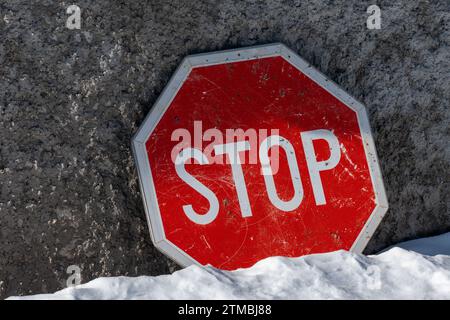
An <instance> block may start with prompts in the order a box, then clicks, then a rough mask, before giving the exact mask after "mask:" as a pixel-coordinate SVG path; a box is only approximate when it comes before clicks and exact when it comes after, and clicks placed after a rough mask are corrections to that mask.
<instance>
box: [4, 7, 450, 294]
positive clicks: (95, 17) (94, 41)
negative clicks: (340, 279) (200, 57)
mask: <svg viewBox="0 0 450 320" xmlns="http://www.w3.org/2000/svg"><path fill="white" fill-rule="evenodd" d="M73 3H75V4H77V5H78V6H80V8H81V9H82V26H81V30H69V29H67V28H66V26H65V25H66V19H67V18H68V16H69V15H68V14H66V8H67V7H68V6H69V5H71V4H73ZM371 4H377V5H379V6H380V8H381V17H382V25H381V27H382V28H381V30H368V29H367V27H366V19H367V17H368V16H369V14H367V13H366V9H367V7H368V6H369V5H371ZM449 25H450V4H449V2H448V0H436V1H406V0H404V1H376V2H375V1H370V2H366V1H344V0H342V1H294V0H293V1H288V0H285V1H275V0H266V1H230V0H226V1H144V0H141V1H125V0H123V1H119V0H91V1H87V0H75V1H74V2H70V3H69V2H64V1H54V0H42V1H29V0H1V1H0V297H7V296H10V295H18V294H30V293H42V292H51V291H54V290H56V289H60V288H62V287H64V286H65V283H66V279H67V277H68V274H67V273H66V270H67V267H68V266H70V265H78V266H79V267H80V268H81V270H82V281H83V282H86V281H88V280H90V279H92V278H95V277H98V276H114V275H129V276H136V275H143V274H146V275H155V274H163V273H169V272H171V271H173V270H175V269H176V268H177V267H176V265H175V264H174V263H172V262H170V261H169V260H168V259H167V258H165V257H164V256H163V255H162V254H160V253H158V252H157V250H155V249H154V247H153V246H152V244H151V241H150V236H149V233H148V229H147V224H146V221H145V216H144V211H143V206H142V203H141V198H140V195H139V188H138V181H137V175H136V171H135V166H134V162H133V158H132V156H131V152H130V139H131V136H132V134H133V133H134V132H135V131H136V129H137V127H138V126H139V125H140V123H141V122H142V120H143V117H144V116H145V115H146V114H147V113H148V111H149V110H150V108H151V106H152V104H153V103H154V102H155V100H156V99H157V97H158V95H159V94H160V92H161V90H162V89H163V88H164V86H165V84H166V83H167V81H168V79H169V77H170V75H171V74H172V73H173V71H174V70H175V68H176V66H177V65H178V64H179V63H180V61H181V60H182V58H183V57H184V56H186V55H187V54H192V53H199V52H204V51H213V50H220V49H229V48H235V47H241V46H247V45H254V44H264V43H271V42H283V43H285V44H286V45H287V46H289V47H290V48H292V49H293V50H295V51H296V52H297V53H298V54H299V55H301V56H302V57H303V58H304V59H306V60H307V61H309V62H310V63H311V64H312V65H314V66H315V67H316V68H317V69H319V70H320V71H321V72H323V73H324V74H326V75H327V76H328V77H330V78H331V79H332V80H334V81H335V82H337V83H338V84H339V85H341V86H342V87H343V88H344V89H345V90H347V91H348V92H349V93H350V94H352V95H353V96H355V97H356V98H357V99H359V100H361V101H362V102H363V103H364V104H365V105H366V106H367V108H368V111H369V117H370V122H371V125H372V129H373V132H374V135H375V143H376V146H377V150H378V154H379V158H380V162H381V167H382V171H383V175H384V179H385V185H386V189H387V193H388V197H389V202H390V210H389V211H388V213H387V216H386V217H385V219H384V220H383V222H382V224H381V225H380V228H379V229H378V231H377V233H376V234H375V236H374V238H373V239H372V240H371V242H370V244H369V246H368V248H367V250H366V252H367V253H370V252H374V251H376V250H379V249H381V248H384V247H386V246H388V245H390V244H393V243H395V242H397V241H400V240H406V239H410V238H415V237H418V236H424V235H431V234H435V233H439V232H443V231H448V230H450V212H449V196H448V194H449V181H450V175H449V167H450V145H449V139H450V129H449V124H450V110H449V107H450V106H449V104H450V103H449V101H450V46H449V42H450V26H449Z"/></svg>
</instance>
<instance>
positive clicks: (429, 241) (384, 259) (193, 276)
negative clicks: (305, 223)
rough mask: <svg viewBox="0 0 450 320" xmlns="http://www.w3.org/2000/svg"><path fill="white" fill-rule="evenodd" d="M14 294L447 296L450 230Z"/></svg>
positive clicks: (101, 296) (100, 296)
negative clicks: (362, 249)
mask: <svg viewBox="0 0 450 320" xmlns="http://www.w3.org/2000/svg"><path fill="white" fill-rule="evenodd" d="M11 299H450V233H446V234H443V235H441V236H437V237H432V238H424V239H418V240H413V241H408V242H404V243H401V244H399V245H397V246H395V247H392V248H389V249H388V250H386V251H384V252H382V253H379V254H377V255H372V256H363V255H358V254H353V253H349V252H346V251H336V252H331V253H324V254H315V255H309V256H304V257H300V258H283V257H272V258H268V259H265V260H262V261H260V262H258V263H257V264H255V265H254V266H253V267H251V268H248V269H239V270H236V271H231V272H227V271H221V270H218V269H215V268H212V267H206V268H201V267H198V266H191V267H188V268H185V269H183V270H180V271H178V272H175V273H173V274H172V275H163V276H157V277H150V276H141V277H136V278H130V277H114V278H98V279H96V280H93V281H91V282H88V283H86V284H82V285H79V286H77V287H75V288H67V289H64V290H61V291H58V292H56V293H54V294H41V295H35V296H26V297H12V298H11Z"/></svg>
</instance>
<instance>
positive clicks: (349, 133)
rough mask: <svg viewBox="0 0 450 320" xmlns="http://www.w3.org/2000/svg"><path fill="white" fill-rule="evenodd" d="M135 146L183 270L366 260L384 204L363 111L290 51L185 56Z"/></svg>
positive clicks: (151, 206) (156, 213)
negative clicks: (323, 255) (339, 253)
mask: <svg viewBox="0 0 450 320" xmlns="http://www.w3.org/2000/svg"><path fill="white" fill-rule="evenodd" d="M133 150H134V155H135V159H136V163H137V168H138V173H139V180H140V185H141V191H142V194H143V200H144V205H145V210H146V214H147V217H148V222H149V226H150V231H151V235H152V240H153V242H154V244H155V246H156V247H157V248H158V249H160V250H161V251H162V252H163V253H165V254H166V255H168V256H169V257H171V258H172V259H174V260H175V261H177V262H178V263H179V264H181V265H183V266H187V265H190V264H193V263H197V264H200V265H207V264H210V265H212V266H214V267H217V268H220V269H226V270H232V269H236V268H242V267H249V266H251V265H253V264H254V263H255V262H257V261H259V260H261V259H263V258H266V257H269V256H287V257H298V256H301V255H305V254H311V253H320V252H328V251H334V250H338V249H345V250H351V251H354V252H362V250H363V249H364V247H365V245H366V244H367V242H368V240H369V238H370V237H371V235H372V234H373V232H374V230H375V228H376V226H377V225H378V223H379V222H380V220H381V219H382V217H383V215H384V213H385V212H386V210H387V208H388V205H387V200H386V196H385V192H384V187H383V182H382V177H381V173H380V169H379V165H378V160H377V157H376V151H375V147H374V143H373V139H372V136H371V132H370V126H369V122H368V118H367V115H366V111H365V108H364V106H363V105H362V104H361V103H359V102H358V101H356V100H355V99H353V98H352V97H351V96H349V95H348V94H347V93H345V92H344V91H343V90H342V89H340V88H339V87H338V86H337V85H336V84H334V83H333V82H331V81H330V80H328V79H327V78H326V77H325V76H324V75H322V74H320V73H319V72H318V71H316V70H315V69H314V68H313V67H311V65H309V64H308V63H307V62H305V61H304V60H302V59H301V58H300V57H299V56H297V55H296V54H295V53H294V52H292V51H291V50H290V49H288V48H286V47H285V46H284V45H282V44H271V45H264V46H258V47H250V48H243V49H237V50H228V51H222V52H214V53H208V54H200V55H193V56H189V57H187V58H185V59H184V60H183V62H182V63H181V65H180V66H179V68H178V69H177V71H176V72H175V74H174V76H173V78H172V79H171V80H170V83H169V84H168V85H167V87H166V88H165V90H164V92H163V93H162V94H161V96H160V98H159V99H158V101H157V102H156V104H155V105H154V107H153V109H152V110H151V112H150V113H149V115H148V116H147V118H146V119H145V121H144V123H143V124H142V126H141V127H140V129H139V130H138V132H137V133H136V135H135V136H134V138H133Z"/></svg>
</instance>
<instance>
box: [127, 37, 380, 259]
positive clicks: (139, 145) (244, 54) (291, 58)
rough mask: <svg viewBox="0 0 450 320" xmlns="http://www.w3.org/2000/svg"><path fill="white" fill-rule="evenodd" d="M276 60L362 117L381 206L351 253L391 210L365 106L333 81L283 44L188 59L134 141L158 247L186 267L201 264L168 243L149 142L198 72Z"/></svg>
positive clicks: (361, 233) (367, 238)
mask: <svg viewBox="0 0 450 320" xmlns="http://www.w3.org/2000/svg"><path fill="white" fill-rule="evenodd" d="M274 56H281V57H283V58H284V59H285V60H286V61H288V62H289V63H290V64H292V65H293V66H294V67H296V68H297V69H298V70H299V71H300V72H302V73H303V74H305V75H306V76H308V77H309V78H310V79H311V80H313V81H314V82H315V83H317V84H318V85H319V86H321V87H322V88H323V89H325V90H326V91H328V92H329V93H330V94H332V95H333V96H334V97H336V98H337V99H338V100H340V101H341V102H342V103H343V104H345V105H346V106H347V107H349V108H351V109H352V110H354V111H355V112H356V114H357V118H358V124H359V128H360V131H361V137H362V140H363V145H364V151H365V155H366V159H367V162H368V166H369V171H370V178H371V180H372V185H373V188H374V193H375V204H376V205H375V209H374V210H373V212H372V213H371V215H370V217H369V219H368V220H367V222H366V223H365V225H364V227H363V228H362V230H361V232H360V233H359V235H358V237H357V238H356V240H355V242H354V243H353V245H352V247H351V249H350V251H351V252H355V253H362V252H363V250H364V248H365V247H366V245H367V243H368V241H369V240H370V238H371V237H372V235H373V234H374V232H375V229H376V228H377V227H378V225H379V223H380V222H381V220H382V219H383V216H384V215H385V213H386V211H387V210H388V201H387V197H386V192H385V189H384V185H383V179H382V175H381V170H380V166H379V161H378V157H377V154H376V150H375V144H374V141H373V138H372V133H371V129H370V124H369V119H368V117H367V112H366V108H365V107H364V105H363V104H362V103H360V102H359V101H357V100H356V99H355V98H353V97H352V96H350V95H349V94H348V93H346V92H345V91H344V90H343V89H341V88H340V87H339V86H338V85H337V84H336V83H334V82H333V81H331V80H329V79H328V78H327V77H326V76H324V75H323V74H322V73H320V72H319V71H318V70H316V69H315V68H314V67H312V66H311V65H310V64H309V63H307V62H306V61H305V60H303V59H302V58H301V57H299V56H298V55H297V54H296V53H295V52H293V51H292V50H290V49H289V48H287V47H286V46H285V45H283V44H281V43H274V44H267V45H261V46H252V47H245V48H239V49H232V50H225V51H217V52H211V53H204V54H195V55H190V56H187V57H185V58H184V59H183V61H182V62H181V64H180V65H179V67H178V68H177V70H176V71H175V73H174V74H173V76H172V78H171V79H170V81H169V83H168V85H167V86H166V87H165V89H164V90H163V92H162V94H161V95H160V97H159V98H158V100H157V101H156V103H155V104H154V106H153V108H152V109H151V111H150V112H149V114H148V115H147V117H146V118H145V120H144V122H143V123H142V125H141V126H140V127H139V129H138V131H137V132H136V134H135V135H134V137H133V139H132V149H133V154H134V158H135V161H136V167H137V171H138V175H139V183H140V188H141V193H142V199H143V203H144V208H145V213H146V217H147V222H148V225H149V229H150V235H151V238H152V241H153V244H154V245H155V247H156V248H158V249H159V250H160V251H161V252H162V253H164V254H165V255H167V256H168V257H169V258H171V259H173V260H174V261H175V262H177V263H178V264H180V265H181V266H183V267H186V266H189V265H192V264H197V265H201V264H200V263H199V262H197V261H196V260H195V259H193V258H192V257H191V256H189V255H188V254H187V253H186V252H184V251H182V250H181V249H180V248H178V247H177V246H176V245H175V244H173V243H172V242H171V241H170V240H168V239H166V236H165V233H164V227H163V224H162V220H161V216H160V212H159V206H158V199H157V196H156V191H155V186H154V183H153V176H152V173H151V168H150V163H149V160H148V156H147V150H146V147H145V143H146V141H147V140H148V138H149V137H150V135H151V134H152V132H153V130H154V129H155V127H156V125H157V124H158V122H159V120H160V119H161V117H162V116H163V114H164V113H165V112H166V110H167V109H168V107H169V106H170V104H171V102H172V100H173V99H174V97H175V96H176V95H177V93H178V90H179V89H180V88H181V86H182V85H183V83H184V81H185V80H186V78H187V77H188V75H189V73H190V72H191V70H192V69H193V68H195V67H200V66H202V67H203V66H209V65H215V64H223V63H231V62H238V61H246V60H253V59H260V58H266V57H274Z"/></svg>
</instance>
